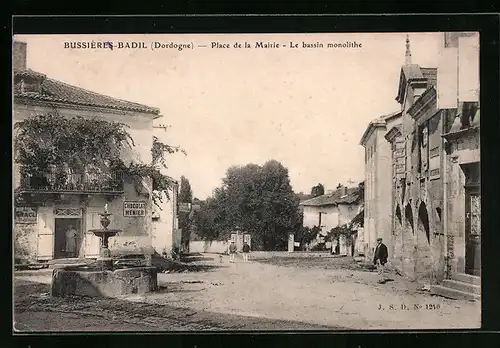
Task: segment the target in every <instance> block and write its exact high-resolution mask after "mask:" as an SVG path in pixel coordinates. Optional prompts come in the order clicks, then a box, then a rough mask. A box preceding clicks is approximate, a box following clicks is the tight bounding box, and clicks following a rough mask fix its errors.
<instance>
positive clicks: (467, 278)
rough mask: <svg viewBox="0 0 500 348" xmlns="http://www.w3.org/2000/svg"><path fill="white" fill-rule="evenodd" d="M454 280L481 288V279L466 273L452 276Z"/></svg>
mask: <svg viewBox="0 0 500 348" xmlns="http://www.w3.org/2000/svg"><path fill="white" fill-rule="evenodd" d="M451 279H452V280H456V281H459V282H463V283H469V284H474V285H479V286H481V277H478V276H474V275H470V274H465V273H455V274H452V276H451Z"/></svg>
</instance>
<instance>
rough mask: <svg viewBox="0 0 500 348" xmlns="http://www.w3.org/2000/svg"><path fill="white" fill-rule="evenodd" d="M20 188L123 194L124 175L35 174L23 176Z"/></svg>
mask: <svg viewBox="0 0 500 348" xmlns="http://www.w3.org/2000/svg"><path fill="white" fill-rule="evenodd" d="M20 190H21V191H22V192H33V193H35V192H36V193H40V192H47V193H82V194H89V193H101V194H102V193H105V194H122V193H123V176H122V175H121V174H119V173H107V174H101V173H99V174H94V173H83V174H80V173H78V174H73V173H72V174H61V173H44V174H34V175H30V176H22V177H21V180H20Z"/></svg>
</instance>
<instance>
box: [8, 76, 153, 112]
mask: <svg viewBox="0 0 500 348" xmlns="http://www.w3.org/2000/svg"><path fill="white" fill-rule="evenodd" d="M14 74H15V76H16V77H23V76H29V77H33V78H38V79H40V80H41V89H40V91H39V92H23V91H21V90H20V88H14V98H28V99H37V100H44V101H50V102H60V103H68V104H75V105H87V106H95V107H102V108H110V109H118V110H127V111H137V112H145V113H152V114H155V115H158V114H159V113H160V110H159V109H158V108H154V107H150V106H147V105H143V104H138V103H134V102H130V101H126V100H122V99H118V98H113V97H109V96H106V95H103V94H99V93H96V92H92V91H89V90H86V89H84V88H81V87H76V86H72V85H70V84H67V83H64V82H61V81H57V80H54V79H51V78H46V77H45V75H44V74H41V73H38V72H36V71H33V70H26V71H16V72H14Z"/></svg>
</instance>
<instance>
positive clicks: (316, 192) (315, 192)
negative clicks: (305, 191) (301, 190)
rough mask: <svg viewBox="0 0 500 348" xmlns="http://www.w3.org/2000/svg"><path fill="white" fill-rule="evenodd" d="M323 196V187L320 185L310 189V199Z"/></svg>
mask: <svg viewBox="0 0 500 348" xmlns="http://www.w3.org/2000/svg"><path fill="white" fill-rule="evenodd" d="M324 194H325V187H324V186H323V185H322V184H318V185H316V186H313V187H312V189H311V196H312V198H314V197H318V196H322V195H324Z"/></svg>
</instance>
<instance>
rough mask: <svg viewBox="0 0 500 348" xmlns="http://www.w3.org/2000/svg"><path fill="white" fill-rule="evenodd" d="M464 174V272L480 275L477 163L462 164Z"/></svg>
mask: <svg viewBox="0 0 500 348" xmlns="http://www.w3.org/2000/svg"><path fill="white" fill-rule="evenodd" d="M462 169H463V171H464V174H465V273H467V274H471V275H475V276H480V275H481V191H480V172H479V163H471V164H467V165H462Z"/></svg>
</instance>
